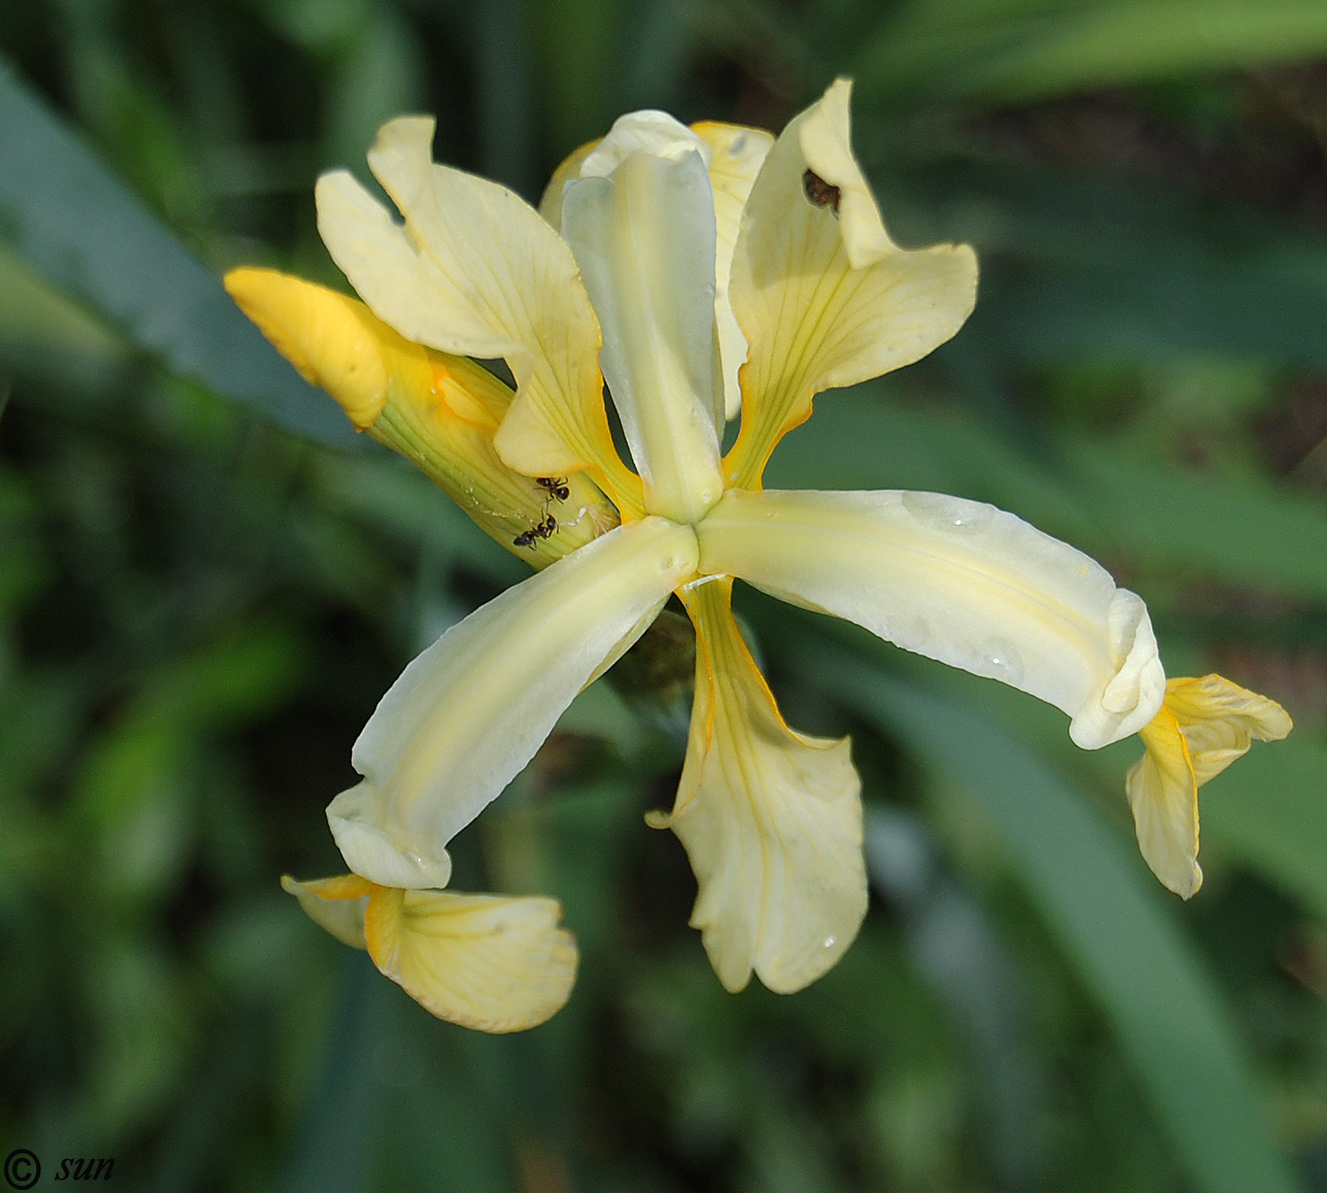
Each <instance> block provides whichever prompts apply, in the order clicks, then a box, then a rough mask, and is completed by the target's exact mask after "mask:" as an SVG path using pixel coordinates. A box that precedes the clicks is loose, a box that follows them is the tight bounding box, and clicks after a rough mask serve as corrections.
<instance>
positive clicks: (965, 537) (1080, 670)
mask: <svg viewBox="0 0 1327 1193" xmlns="http://www.w3.org/2000/svg"><path fill="white" fill-rule="evenodd" d="M697 533H698V537H699V539H700V544H701V571H702V573H704V574H729V575H734V576H738V577H740V578H741V579H743V580H746V581H747V582H748V583H751V584H754V585H755V586H756V587H757V588H762V589H764V590H765V591H767V592H769V593H771V594H773V595H774V596H777V597H781V598H783V599H784V600H788V601H792V602H793V603H795V604H800V605H804V606H806V607H808V608H812V609H818V610H821V611H823V612H826V613H832V614H834V615H835V616H837V617H843V618H846V619H847V620H849V621H853V622H856V623H857V624H858V625H860V626H864V627H865V628H866V629H868V630H870V631H871V632H872V633H875V634H878V635H879V636H880V637H882V638H885V639H887V640H888V641H890V642H894V643H896V644H897V645H899V646H902V647H904V648H905V649H907V650H912V651H916V652H917V653H918V654H923V655H926V656H927V657H928V658H933V659H939V660H940V661H941V662H944V663H949V664H950V665H951V666H955V667H961V668H963V669H964V670H965V671H971V672H973V673H974V674H976V675H984V676H989V677H991V678H993V679H998V680H1001V681H1002V682H1003V683H1007V684H1010V685H1012V686H1013V687H1016V688H1019V689H1020V690H1022V691H1025V692H1030V693H1031V694H1032V695H1034V696H1038V697H1040V698H1041V699H1042V700H1046V701H1048V702H1049V703H1051V704H1054V705H1055V706H1056V707H1057V708H1060V709H1062V710H1063V711H1064V712H1066V713H1068V714H1069V716H1070V717H1071V718H1072V722H1071V724H1070V727H1069V734H1070V736H1071V737H1072V738H1073V740H1074V741H1075V742H1076V743H1077V744H1078V745H1080V746H1082V747H1084V748H1085V749H1096V748H1098V747H1100V746H1104V745H1107V744H1108V743H1110V742H1112V741H1117V740H1119V739H1120V738H1122V737H1127V736H1128V735H1129V734H1131V733H1136V732H1137V731H1138V730H1139V729H1141V728H1142V727H1143V726H1144V725H1146V724H1147V723H1148V722H1149V721H1150V720H1151V719H1152V717H1153V716H1154V715H1155V714H1156V711H1157V709H1158V708H1159V707H1160V706H1161V700H1162V696H1163V694H1164V687H1165V675H1164V673H1163V671H1162V668H1161V663H1160V660H1159V659H1158V657H1157V651H1156V641H1155V638H1154V637H1153V634H1152V625H1151V621H1150V619H1149V618H1148V616H1147V609H1146V606H1144V604H1143V602H1142V601H1141V600H1140V599H1139V598H1138V597H1137V596H1136V595H1134V594H1133V593H1131V592H1128V591H1127V590H1125V589H1121V588H1116V586H1115V582H1114V581H1113V580H1112V579H1111V577H1110V574H1109V573H1108V572H1107V571H1106V570H1105V569H1104V568H1103V567H1101V565H1100V564H1098V563H1096V562H1094V561H1093V560H1092V559H1090V558H1089V557H1088V556H1086V555H1084V554H1083V553H1082V552H1081V551H1077V550H1075V549H1074V548H1073V547H1070V546H1069V545H1068V544H1067V543H1062V542H1060V541H1059V540H1058V539H1053V538H1051V537H1050V536H1049V535H1046V534H1043V533H1042V532H1041V531H1039V530H1037V529H1036V528H1035V527H1032V526H1029V525H1028V524H1027V523H1026V522H1024V521H1022V520H1021V519H1020V518H1017V517H1015V516H1014V515H1013V514H1009V513H1005V512H1003V511H1001V510H997V509H996V508H995V507H994V506H990V505H986V504H984V503H982V502H976V501H965V500H962V499H961V498H957V497H947V496H944V495H942V494H938V493H915V492H903V491H898V490H883V491H880V492H872V493H861V492H845V493H823V492H814V491H805V492H776V491H769V492H764V493H747V492H743V491H740V490H732V491H730V492H729V493H727V494H726V495H725V497H724V499H723V501H721V502H720V503H719V505H717V506H716V507H715V508H714V510H713V511H711V513H710V515H709V516H708V517H707V518H706V519H705V521H704V522H703V523H701V525H700V526H699V527H698V529H697Z"/></svg>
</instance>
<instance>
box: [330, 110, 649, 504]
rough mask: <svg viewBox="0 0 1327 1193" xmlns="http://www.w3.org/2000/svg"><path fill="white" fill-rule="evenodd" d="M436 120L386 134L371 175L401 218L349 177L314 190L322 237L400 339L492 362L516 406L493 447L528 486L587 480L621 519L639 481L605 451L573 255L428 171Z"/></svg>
mask: <svg viewBox="0 0 1327 1193" xmlns="http://www.w3.org/2000/svg"><path fill="white" fill-rule="evenodd" d="M433 128H434V121H433V119H432V118H431V117H423V116H403V117H400V118H398V119H396V120H393V121H390V122H389V123H388V124H385V125H384V126H383V127H382V129H381V130H380V132H379V134H378V140H377V142H376V143H375V145H374V147H373V149H372V150H371V151H370V152H369V164H370V166H371V167H372V169H373V172H374V174H375V176H376V177H377V178H378V180H379V181H380V182H381V183H382V185H383V188H384V189H385V190H386V191H387V193H388V194H389V195H390V196H391V197H392V200H393V202H395V204H396V206H397V207H398V208H399V209H400V211H401V214H402V216H403V217H404V218H405V225H404V226H401V225H399V224H397V223H396V222H395V221H394V220H393V219H392V217H391V214H390V213H389V212H388V211H387V210H386V209H385V208H384V207H383V206H382V205H381V204H379V203H378V202H377V201H376V200H375V199H374V198H373V197H372V196H371V195H370V194H369V193H368V191H366V190H365V189H364V188H363V187H362V186H361V185H360V184H359V183H358V182H356V181H355V179H354V178H352V177H351V176H350V174H348V173H347V172H345V171H343V170H342V171H333V172H332V173H330V174H325V175H323V176H322V177H321V178H320V179H319V180H318V187H317V200H318V228H319V231H320V232H321V233H322V237H323V240H324V242H325V243H326V244H327V248H328V251H329V252H330V253H331V254H332V257H333V259H334V260H335V261H336V263H337V265H339V266H340V267H341V269H342V271H343V272H344V273H345V275H346V276H347V277H348V278H349V279H350V281H351V283H352V284H353V285H354V287H355V289H356V290H358V291H359V293H360V295H361V296H362V297H363V298H364V300H365V301H366V302H367V303H368V304H369V306H370V307H372V308H373V310H374V313H375V314H377V315H378V316H379V317H380V318H381V319H383V320H385V321H386V322H387V323H389V324H391V325H392V326H393V327H394V328H396V330H397V331H399V332H400V333H401V334H402V335H403V336H405V338H406V339H408V340H413V341H415V342H417V343H420V344H425V345H428V346H429V347H431V348H437V349H440V350H441V351H444V352H450V353H455V354H457V355H461V356H475V357H484V358H492V357H499V356H500V357H502V358H503V359H505V360H506V361H507V363H508V365H509V366H510V367H511V370H512V372H513V374H514V375H515V377H516V381H517V396H516V401H515V402H514V403H513V404H512V407H511V409H510V410H509V411H508V412H507V415H506V418H505V419H504V421H503V424H502V427H501V428H500V430H499V432H498V435H497V448H498V452H499V454H500V455H501V456H502V458H503V459H504V460H505V461H506V462H507V463H508V464H509V465H510V466H511V467H512V468H514V469H515V470H516V471H518V472H523V473H525V474H526V475H528V476H553V475H557V474H561V473H570V472H577V471H580V470H581V469H586V468H588V469H590V470H591V472H592V474H593V475H594V476H595V478H596V480H599V481H600V482H601V487H603V488H604V489H605V491H606V492H608V493H609V494H610V496H612V497H613V499H614V501H615V502H618V503H619V505H620V507H622V508H626V509H628V510H631V509H633V508H639V498H638V497H637V496H636V495H635V494H636V493H637V491H638V489H637V481H636V479H635V478H634V477H633V476H632V475H631V474H630V473H629V472H628V471H627V469H626V468H625V467H624V466H623V465H622V463H621V461H620V460H619V459H618V458H617V454H616V452H615V451H614V450H613V445H612V436H611V433H610V431H609V429H608V420H607V417H606V415H605V412H604V407H603V395H602V389H601V378H600V374H599V364H598V353H599V327H598V323H597V322H596V320H595V316H594V312H593V310H591V308H590V303H589V299H588V298H587V297H586V294H585V289H584V287H583V286H582V285H581V282H580V278H579V276H578V273H577V269H576V263H575V261H574V260H573V258H572V255H571V251H570V249H568V248H567V245H566V244H565V242H564V241H563V240H562V238H561V237H560V236H558V235H557V233H556V232H554V231H553V230H552V229H551V228H550V227H549V226H548V225H547V224H546V223H545V222H544V221H543V220H541V219H540V218H539V216H538V214H537V213H536V212H535V211H534V210H533V209H532V208H531V207H530V206H529V205H528V204H526V203H525V202H524V200H522V199H521V198H519V197H518V196H517V195H515V194H513V193H512V192H511V191H509V190H507V189H506V188H505V187H501V186H499V185H497V184H496V183H493V182H488V181H486V180H484V179H481V178H476V177H474V176H473V175H470V174H465V173H463V172H462V171H460V170H454V169H450V168H448V167H446V166H440V165H435V164H434V163H433V161H432V157H431V144H432V140H433Z"/></svg>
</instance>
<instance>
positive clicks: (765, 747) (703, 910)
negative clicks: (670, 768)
mask: <svg viewBox="0 0 1327 1193" xmlns="http://www.w3.org/2000/svg"><path fill="white" fill-rule="evenodd" d="M731 592H732V581H731V580H727V579H721V580H711V581H708V582H701V583H699V584H695V585H692V586H691V587H690V588H689V589H684V590H683V592H682V597H683V600H684V602H685V604H686V607H687V611H688V612H689V613H690V614H691V618H692V620H693V622H694V623H695V625H696V632H697V644H698V651H697V656H696V698H695V704H694V705H693V706H692V713H691V734H690V738H689V740H688V744H687V757H686V763H685V765H684V767H683V770H682V782H681V785H680V786H679V788H678V793H677V803H676V805H675V806H674V808H673V811H672V813H671V815H668V816H663V815H661V814H659V813H653V814H651V816H650V817H649V818H648V819H649V823H650V824H652V825H653V826H654V827H656V828H671V829H672V830H673V831H674V832H675V833H676V834H677V835H678V837H679V838H680V839H681V841H682V844H683V845H684V846H685V847H686V851H687V854H688V856H689V857H690V859H691V868H692V869H693V870H694V871H695V874H696V881H697V883H698V885H699V888H700V889H699V893H698V895H697V897H696V906H695V910H694V911H693V912H692V915H691V925H692V927H694V928H699V929H700V930H701V932H702V939H703V940H704V943H705V950H706V952H708V953H709V956H710V962H711V964H712V965H713V966H714V971H715V973H717V974H718V975H719V980H720V981H721V982H722V983H723V985H724V987H725V988H726V989H728V990H733V991H736V990H740V989H742V987H744V986H745V985H746V984H747V982H748V980H749V979H750V977H751V971H752V969H754V970H755V971H756V974H757V975H758V976H759V977H760V980H761V981H762V982H764V983H765V985H766V986H768V987H769V988H770V989H771V990H774V991H776V992H777V993H780V994H789V993H792V992H793V991H796V990H800V989H802V987H804V986H806V985H809V984H810V983H811V982H813V981H815V980H816V978H818V977H820V976H821V975H822V974H823V973H824V972H825V971H826V970H828V969H829V968H830V967H832V966H833V965H834V964H835V963H837V961H838V960H839V958H840V957H841V956H842V955H843V953H844V952H845V951H846V950H847V948H848V946H849V945H850V944H851V943H852V941H853V940H854V938H855V937H856V935H857V930H858V928H859V927H860V926H861V922H862V917H863V916H864V915H865V914H866V902H867V888H866V869H865V865H864V862H863V859H862V805H861V800H860V798H859V795H860V791H861V782H860V780H859V779H858V777H857V772H856V770H855V769H854V768H853V765H852V761H851V759H850V758H849V743H848V739H847V738H843V739H841V740H838V741H834V740H830V739H825V738H816V737H805V736H803V735H802V734H800V733H794V732H793V731H792V730H791V729H789V728H788V726H787V725H786V724H784V721H783V718H782V717H781V716H780V715H779V710H778V708H777V707H776V706H775V703H774V697H773V696H772V695H771V694H770V691H769V688H768V687H767V686H766V685H765V681H764V678H763V677H762V676H761V674H760V671H759V669H758V668H757V667H756V664H755V661H754V660H753V659H752V658H751V654H750V652H749V651H748V650H747V648H746V644H745V643H744V642H743V641H742V637H741V634H740V633H739V631H738V629H737V625H736V623H735V622H734V621H733V615H732V610H731V608H730V606H729V598H730V595H731Z"/></svg>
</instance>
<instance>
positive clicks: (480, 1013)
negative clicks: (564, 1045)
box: [364, 887, 577, 1032]
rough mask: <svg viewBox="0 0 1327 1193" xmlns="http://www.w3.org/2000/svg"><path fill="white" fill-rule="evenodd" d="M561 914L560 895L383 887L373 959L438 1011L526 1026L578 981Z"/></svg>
mask: <svg viewBox="0 0 1327 1193" xmlns="http://www.w3.org/2000/svg"><path fill="white" fill-rule="evenodd" d="M561 918H562V909H561V907H559V906H558V904H557V902H556V901H555V900H553V899H545V898H536V897H528V898H503V897H500V896H497V895H462V894H457V893H453V892H451V891H408V890H394V889H390V888H386V887H378V888H377V889H375V890H374V892H373V896H372V897H371V898H370V899H369V906H368V911H367V912H366V914H365V917H364V935H365V938H366V940H367V944H368V950H369V956H370V957H372V958H373V963H374V964H375V965H376V966H377V967H378V968H379V969H380V970H381V971H382V972H383V973H384V974H386V975H387V977H389V978H391V979H392V981H394V982H397V983H399V984H400V986H401V987H402V988H403V989H404V990H405V992H406V993H407V994H409V995H410V997H411V998H413V999H414V1000H415V1001H416V1002H417V1003H419V1004H420V1005H421V1006H423V1007H424V1009H425V1010H427V1011H429V1012H430V1013H432V1014H434V1015H436V1016H438V1018H439V1019H446V1020H448V1021H449V1022H451V1023H459V1024H461V1026H463V1027H472V1028H477V1029H478V1030H480V1031H487V1032H511V1031H524V1030H525V1029H526V1028H529V1027H536V1026H538V1025H539V1024H540V1023H543V1022H544V1021H545V1020H547V1019H550V1018H552V1017H553V1015H555V1014H556V1013H557V1012H558V1011H560V1010H561V1009H562V1008H563V1007H564V1006H565V1005H566V1002H567V999H568V998H569V997H570V996H571V988H572V986H573V985H575V982H576V964H577V953H576V942H575V940H574V939H573V937H572V935H571V933H570V932H567V931H566V930H565V929H563V928H560V927H559V926H558V922H559V920H560V919H561Z"/></svg>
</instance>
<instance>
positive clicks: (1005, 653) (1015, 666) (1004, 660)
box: [981, 638, 1023, 687]
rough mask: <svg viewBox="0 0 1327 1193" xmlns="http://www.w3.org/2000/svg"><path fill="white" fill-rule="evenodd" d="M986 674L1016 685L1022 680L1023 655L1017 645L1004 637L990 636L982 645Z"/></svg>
mask: <svg viewBox="0 0 1327 1193" xmlns="http://www.w3.org/2000/svg"><path fill="white" fill-rule="evenodd" d="M981 653H982V658H983V659H984V661H985V663H986V667H987V674H988V675H989V676H990V677H991V678H992V679H998V680H1000V681H1001V682H1003V683H1007V684H1012V685H1013V686H1014V687H1017V686H1018V685H1019V684H1021V683H1022V682H1023V656H1022V655H1021V654H1019V651H1018V647H1017V646H1015V645H1014V644H1013V643H1012V642H1009V641H1008V640H1006V639H1004V638H992V639H991V640H990V641H989V642H987V643H986V645H985V646H983V647H982V652H981Z"/></svg>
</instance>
